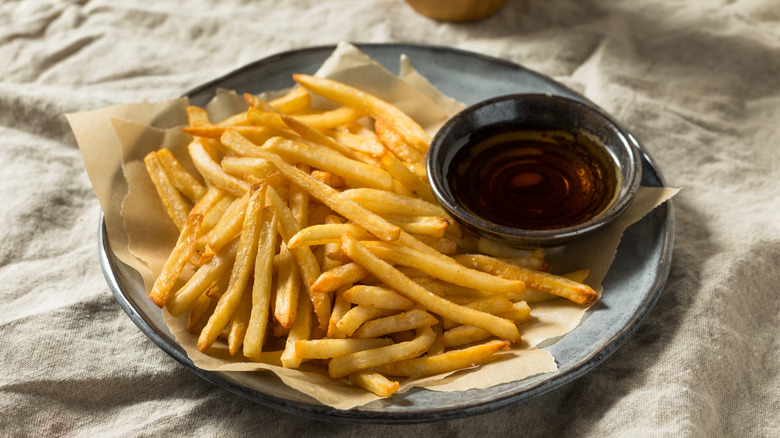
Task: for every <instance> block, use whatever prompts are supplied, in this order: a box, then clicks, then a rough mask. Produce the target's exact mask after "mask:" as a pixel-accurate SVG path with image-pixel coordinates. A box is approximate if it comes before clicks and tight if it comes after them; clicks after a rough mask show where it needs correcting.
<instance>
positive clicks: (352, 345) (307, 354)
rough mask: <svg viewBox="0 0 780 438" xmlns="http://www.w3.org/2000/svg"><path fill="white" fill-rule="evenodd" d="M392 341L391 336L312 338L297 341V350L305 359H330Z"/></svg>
mask: <svg viewBox="0 0 780 438" xmlns="http://www.w3.org/2000/svg"><path fill="white" fill-rule="evenodd" d="M392 343H393V341H392V340H391V339H389V338H372V339H311V340H300V341H297V342H296V343H295V350H296V353H297V354H298V355H300V357H301V358H303V359H330V358H332V357H339V356H346V355H348V354H352V353H357V352H358V351H363V350H370V349H372V348H379V347H384V346H387V345H390V344H392Z"/></svg>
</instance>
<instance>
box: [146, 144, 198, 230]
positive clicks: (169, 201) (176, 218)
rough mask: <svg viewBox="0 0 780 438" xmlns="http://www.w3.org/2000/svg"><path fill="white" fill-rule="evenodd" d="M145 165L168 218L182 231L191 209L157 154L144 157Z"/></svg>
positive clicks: (150, 153)
mask: <svg viewBox="0 0 780 438" xmlns="http://www.w3.org/2000/svg"><path fill="white" fill-rule="evenodd" d="M144 164H145V165H146V171H147V173H148V174H149V177H150V178H151V180H152V183H153V184H154V187H155V189H156V190H157V195H158V196H159V197H160V200H161V201H162V203H163V206H164V207H165V211H167V212H168V216H169V217H170V218H171V220H172V221H173V223H174V225H176V228H178V229H179V230H180V231H181V229H182V228H184V223H185V222H186V221H187V215H188V214H189V211H190V208H189V207H188V206H187V203H186V202H185V201H184V198H183V197H182V195H181V193H179V191H178V190H176V187H174V185H173V182H171V179H170V178H169V177H168V174H167V173H166V172H165V168H164V167H163V165H162V163H161V162H160V159H159V158H158V157H157V153H156V152H149V154H147V155H146V157H144Z"/></svg>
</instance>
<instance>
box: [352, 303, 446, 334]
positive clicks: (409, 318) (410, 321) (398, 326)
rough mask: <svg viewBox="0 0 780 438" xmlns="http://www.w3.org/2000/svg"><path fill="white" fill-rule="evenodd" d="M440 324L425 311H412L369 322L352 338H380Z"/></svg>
mask: <svg viewBox="0 0 780 438" xmlns="http://www.w3.org/2000/svg"><path fill="white" fill-rule="evenodd" d="M438 322H439V320H438V319H436V317H435V316H433V315H431V314H430V313H428V312H426V311H425V310H421V309H412V310H409V311H407V312H402V313H398V314H395V315H391V316H386V317H383V318H377V319H374V320H371V321H367V322H366V323H365V324H363V325H362V326H361V327H360V328H359V329H357V330H356V331H355V332H354V333H352V336H353V337H355V338H378V337H382V336H385V335H389V334H390V333H398V332H402V331H405V330H413V329H418V328H421V327H430V326H432V325H434V324H436V323H438Z"/></svg>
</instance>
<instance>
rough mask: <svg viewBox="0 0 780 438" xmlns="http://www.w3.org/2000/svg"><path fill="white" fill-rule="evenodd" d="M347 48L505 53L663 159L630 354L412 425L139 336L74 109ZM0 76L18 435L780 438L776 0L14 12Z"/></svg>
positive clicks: (46, 5)
mask: <svg viewBox="0 0 780 438" xmlns="http://www.w3.org/2000/svg"><path fill="white" fill-rule="evenodd" d="M342 40H347V41H355V42H413V43H432V44H438V45H449V46H454V47H458V48H462V49H466V50H472V51H476V52H481V53H485V54H489V55H494V56H499V57H503V58H506V59H509V60H511V61H514V62H517V63H520V64H523V65H525V66H526V67H529V68H531V69H534V70H537V71H539V72H541V73H544V74H547V75H550V76H552V77H554V78H556V79H558V80H559V81H561V82H563V83H565V84H567V85H568V86H570V87H572V88H574V89H576V90H578V91H580V92H582V93H583V94H585V95H586V96H587V97H589V98H590V99H592V100H593V101H595V102H596V103H598V104H600V105H602V106H603V107H604V108H606V109H607V110H608V111H610V112H611V113H612V114H613V115H614V116H615V117H616V118H618V119H619V120H620V121H622V122H623V123H624V124H625V125H626V126H627V127H629V128H630V129H631V130H632V132H633V133H634V134H635V135H636V136H637V137H638V138H639V139H640V140H641V141H642V142H643V143H644V144H645V145H646V146H647V148H648V149H649V150H650V151H651V153H652V154H653V156H654V158H655V159H656V161H657V162H658V165H659V167H660V168H661V169H662V170H663V172H664V174H665V176H666V178H667V180H668V183H669V184H670V185H674V186H680V187H682V188H683V190H682V191H681V192H680V194H678V195H677V196H676V197H675V201H674V202H675V210H676V215H677V236H676V241H675V249H674V255H673V265H672V269H671V273H670V276H669V280H668V283H667V287H666V289H665V291H664V292H663V294H662V296H661V298H660V300H659V302H658V304H657V306H656V308H655V309H654V310H653V312H652V313H651V314H650V316H649V317H648V319H647V320H646V322H645V324H644V325H643V326H642V327H641V328H640V329H639V330H638V332H637V333H636V334H635V335H634V336H633V337H632V338H631V339H629V340H628V342H627V343H626V344H625V345H624V346H623V347H622V348H621V349H620V350H618V351H617V352H616V353H615V354H614V355H613V356H611V357H610V358H608V359H607V360H606V361H605V362H604V363H603V364H602V365H600V366H599V367H597V368H596V369H595V370H593V371H592V372H590V373H588V374H587V375H585V376H584V377H582V378H581V379H579V380H577V381H576V382H574V383H572V384H569V385H567V386H565V387H563V388H561V389H559V390H557V391H554V392H551V393H549V394H546V395H543V396H541V397H539V398H537V399H534V400H532V401H530V402H527V403H524V404H520V405H516V406H511V407H508V408H505V409H502V410H499V411H496V412H493V413H489V414H485V415H481V416H477V417H471V418H466V419H460V420H454V421H449V422H445V423H437V424H420V425H412V426H404V427H401V428H397V427H392V426H381V425H376V426H358V425H337V424H329V423H325V424H323V423H321V422H316V421H310V420H307V419H304V418H299V417H294V416H292V415H288V414H284V413H281V412H279V411H276V410H273V409H270V408H265V407H263V406H259V405H256V404H253V403H250V402H247V401H246V400H244V399H242V398H240V397H238V396H235V395H232V394H231V393H229V392H227V391H225V390H222V389H220V388H217V387H215V386H213V385H211V384H209V383H207V382H205V381H203V380H202V379H200V378H199V377H197V376H196V375H195V374H193V373H192V372H190V371H188V370H187V369H185V368H184V367H183V366H181V365H179V364H178V363H177V362H176V361H175V360H173V359H172V358H170V357H169V356H168V355H167V354H165V353H164V352H163V351H162V350H160V349H159V348H157V347H156V346H155V345H154V344H153V343H152V342H151V341H150V340H149V339H148V338H146V336H144V335H143V334H142V333H141V332H140V331H139V330H138V329H137V328H136V327H135V325H134V324H133V323H132V322H131V321H130V319H129V318H128V317H127V316H126V314H125V313H124V312H123V311H122V310H121V309H120V308H119V306H118V305H117V304H116V302H115V300H114V299H113V296H112V295H111V293H110V292H109V289H108V287H107V285H106V283H105V281H104V279H103V275H102V273H101V271H100V266H99V264H98V259H97V218H98V214H99V208H98V204H97V201H96V200H95V197H94V194H93V192H92V189H91V187H90V185H89V181H88V179H87V176H86V174H85V172H84V170H83V169H84V167H83V163H82V160H81V156H80V154H79V151H78V149H77V148H76V145H75V142H74V140H73V137H72V135H71V133H70V130H69V128H68V125H67V123H66V121H65V118H64V114H65V113H70V112H77V111H85V110H90V109H96V108H101V107H105V106H107V105H110V104H118V103H128V102H137V101H143V100H162V99H169V98H173V97H176V96H178V95H180V94H181V93H182V92H184V91H186V90H188V89H190V88H192V87H194V86H196V85H198V84H200V83H202V82H205V81H207V80H209V79H212V78H214V77H217V76H219V75H222V74H225V73H227V72H229V71H231V70H233V69H235V68H238V67H240V66H242V65H244V64H246V63H249V62H251V61H254V60H256V59H258V58H261V57H264V56H268V55H271V54H274V53H277V52H279V51H283V50H288V49H295V48H301V47H306V46H311V45H321V44H335V43H337V42H338V41H342ZM0 59H2V60H3V62H2V63H0V145H2V147H1V148H0V166H2V169H3V170H2V178H0V201H2V207H0V212H2V219H3V227H2V228H0V240H2V242H3V246H2V250H0V284H2V285H3V290H2V293H0V308H2V310H3V311H2V313H1V314H0V339H2V342H1V343H0V345H2V346H1V347H0V354H1V355H2V362H0V363H2V367H3V368H2V371H3V372H2V373H1V374H0V430H2V431H3V435H10V436H160V435H163V436H168V435H198V436H244V435H247V436H250V435H251V436H257V435H259V436H278V435H281V436H301V435H303V436H307V435H317V436H355V437H357V436H373V435H380V436H382V435H390V434H397V433H398V432H403V433H409V434H411V435H414V436H430V435H446V436H474V435H490V436H501V435H505V436H517V435H518V434H520V433H522V434H523V435H524V436H572V435H576V436H580V435H592V436H651V435H652V436H655V435H676V436H776V435H778V434H780V420H778V412H780V377H778V376H780V353H778V351H780V348H779V347H780V345H779V343H780V342H779V341H778V337H777V333H778V324H780V318H779V317H780V301H778V299H777V298H776V295H777V294H776V291H777V284H778V283H780V268H778V265H780V221H778V219H777V214H778V213H780V196H778V191H779V190H780V183H779V182H778V181H780V159H778V153H777V152H776V151H777V148H778V143H780V127H778V121H780V4H778V3H777V2H776V1H774V0H736V1H717V0H714V1H712V0H689V1H687V2H679V1H674V0H656V1H653V2H637V1H630V0H622V1H614V0H612V1H607V0H601V1H597V0H590V1H587V0H585V1H583V0H576V1H575V0H550V1H523V0H510V1H509V3H508V5H507V7H506V8H505V9H504V10H503V11H502V12H501V14H499V15H497V16H494V17H492V18H490V19H488V20H486V21H483V22H479V23H475V24H447V23H439V22H435V21H432V20H429V19H427V18H424V17H422V16H420V15H417V14H416V13H415V12H414V11H413V10H411V9H410V8H409V7H407V6H406V5H405V4H404V3H403V2H402V1H400V0H372V1H357V0H354V1H350V0H329V1H304V0H288V1H285V2H273V1H263V0H254V1H249V0H247V1H238V0H233V1H216V0H213V1H206V0H202V1H195V0H191V1H173V0H164V1H156V2H142V1H139V0H136V1H123V2H111V1H108V0H103V1H98V0H96V1H86V0H84V1H69V2H66V1H46V0H26V1H6V2H2V3H0ZM76 346H78V347H77V348H76Z"/></svg>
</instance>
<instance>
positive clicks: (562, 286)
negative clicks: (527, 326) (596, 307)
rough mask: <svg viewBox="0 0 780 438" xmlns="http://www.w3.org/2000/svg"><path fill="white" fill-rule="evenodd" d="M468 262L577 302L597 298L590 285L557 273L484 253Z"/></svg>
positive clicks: (586, 301) (474, 266)
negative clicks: (526, 266)
mask: <svg viewBox="0 0 780 438" xmlns="http://www.w3.org/2000/svg"><path fill="white" fill-rule="evenodd" d="M468 262H469V266H471V267H472V268H474V269H479V270H482V271H485V272H489V273H492V274H494V275H500V276H502V277H504V278H512V279H517V280H520V281H522V282H524V283H525V284H527V285H528V286H530V287H532V288H534V289H537V290H539V291H542V292H546V293H549V294H553V295H557V296H560V297H563V298H566V299H568V300H570V301H573V302H575V303H577V304H590V303H592V302H593V301H595V300H596V298H598V294H597V293H596V292H595V291H594V290H593V289H592V288H591V287H590V286H588V285H586V284H584V283H579V282H576V281H573V280H570V279H568V278H566V277H562V276H559V275H553V274H550V273H547V272H539V271H533V270H531V269H527V268H523V267H521V266H517V265H513V264H510V263H506V262H504V261H502V260H499V259H496V258H494V257H490V256H485V255H473V256H471V257H469V258H468Z"/></svg>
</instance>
